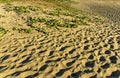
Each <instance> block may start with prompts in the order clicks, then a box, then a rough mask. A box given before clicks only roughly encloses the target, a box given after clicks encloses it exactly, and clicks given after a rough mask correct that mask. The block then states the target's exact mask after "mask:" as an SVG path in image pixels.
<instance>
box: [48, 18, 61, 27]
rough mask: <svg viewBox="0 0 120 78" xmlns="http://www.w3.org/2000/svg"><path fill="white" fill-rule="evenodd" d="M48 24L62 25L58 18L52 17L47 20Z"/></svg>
mask: <svg viewBox="0 0 120 78" xmlns="http://www.w3.org/2000/svg"><path fill="white" fill-rule="evenodd" d="M46 25H47V26H49V27H55V26H60V22H59V21H58V20H56V19H50V20H48V21H47V22H46Z"/></svg>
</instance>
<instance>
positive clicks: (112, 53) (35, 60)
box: [0, 3, 120, 78]
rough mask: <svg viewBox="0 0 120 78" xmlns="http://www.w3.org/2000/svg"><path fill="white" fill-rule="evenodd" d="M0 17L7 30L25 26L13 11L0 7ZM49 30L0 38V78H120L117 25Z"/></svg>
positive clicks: (119, 35)
mask: <svg viewBox="0 0 120 78" xmlns="http://www.w3.org/2000/svg"><path fill="white" fill-rule="evenodd" d="M15 4H16V3H15ZM4 5H5V4H0V7H3V6H4ZM0 14H2V15H4V18H0V19H3V20H0V25H2V26H4V27H5V28H6V29H10V28H12V26H14V25H16V23H17V25H18V22H19V23H20V24H22V25H23V26H24V24H25V22H24V21H22V19H19V18H20V16H18V15H16V14H15V13H14V12H10V13H7V12H6V11H5V10H4V9H2V8H0ZM7 19H8V20H7ZM10 19H11V20H10ZM16 19H17V21H15V20H16ZM18 19H19V21H18ZM20 20H21V21H20ZM2 21H3V22H5V23H2ZM25 27H27V26H25ZM51 31H54V32H52V33H50V34H48V35H46V34H43V33H37V32H35V33H33V34H27V33H24V34H23V33H18V32H17V31H12V30H11V32H9V33H7V34H5V35H4V36H2V37H0V78H120V25H118V24H115V23H114V22H112V21H111V22H108V21H106V22H104V23H103V24H101V23H96V24H91V25H90V26H80V27H78V28H73V29H72V28H62V27H61V28H60V30H59V31H58V30H56V29H53V30H52V29H51Z"/></svg>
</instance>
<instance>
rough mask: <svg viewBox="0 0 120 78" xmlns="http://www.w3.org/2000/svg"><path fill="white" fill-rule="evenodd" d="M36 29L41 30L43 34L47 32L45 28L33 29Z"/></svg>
mask: <svg viewBox="0 0 120 78" xmlns="http://www.w3.org/2000/svg"><path fill="white" fill-rule="evenodd" d="M35 30H36V31H38V32H42V33H44V34H48V31H47V30H46V29H45V28H40V27H39V28H36V29H35Z"/></svg>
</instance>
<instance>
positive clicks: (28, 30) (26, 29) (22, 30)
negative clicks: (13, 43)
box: [13, 27, 32, 34]
mask: <svg viewBox="0 0 120 78" xmlns="http://www.w3.org/2000/svg"><path fill="white" fill-rule="evenodd" d="M13 30H17V31H18V32H19V33H29V34H30V33H32V30H31V29H30V28H15V27H13Z"/></svg>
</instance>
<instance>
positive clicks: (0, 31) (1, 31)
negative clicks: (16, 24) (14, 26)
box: [0, 27, 8, 36]
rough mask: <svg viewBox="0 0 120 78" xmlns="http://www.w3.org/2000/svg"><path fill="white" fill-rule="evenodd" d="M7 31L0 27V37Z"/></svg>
mask: <svg viewBox="0 0 120 78" xmlns="http://www.w3.org/2000/svg"><path fill="white" fill-rule="evenodd" d="M7 32H8V30H5V29H4V28H2V27H0V36H2V35H4V34H6V33H7Z"/></svg>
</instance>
